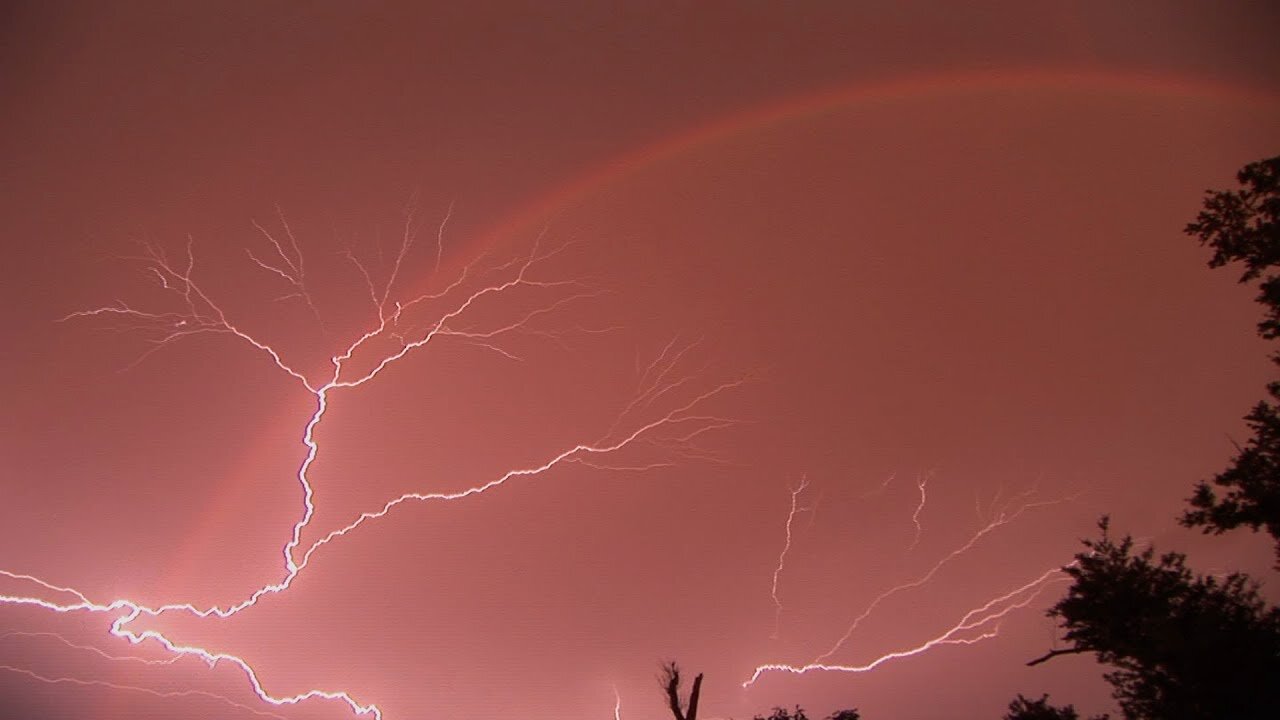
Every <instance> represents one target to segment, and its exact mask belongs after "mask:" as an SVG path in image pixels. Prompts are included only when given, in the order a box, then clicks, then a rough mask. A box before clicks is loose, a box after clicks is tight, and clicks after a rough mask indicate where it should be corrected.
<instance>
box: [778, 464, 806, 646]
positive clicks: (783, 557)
mask: <svg viewBox="0 0 1280 720" xmlns="http://www.w3.org/2000/svg"><path fill="white" fill-rule="evenodd" d="M807 487H809V479H808V477H804V476H802V477H801V478H800V484H799V485H797V486H796V487H795V488H793V489H792V490H791V510H790V511H789V512H788V513H787V524H786V542H785V543H783V545H782V552H780V553H778V564H777V566H775V567H774V568H773V587H772V588H771V589H770V595H772V597H773V634H771V635H770V636H769V637H770V638H771V639H774V640H776V639H777V638H778V631H779V629H780V627H779V626H780V625H781V623H782V600H780V599H778V577H779V576H780V575H782V568H783V565H784V564H785V563H786V561H787V552H788V551H790V550H791V522H792V521H793V520H795V517H796V512H798V508H797V505H796V501H797V499H798V498H799V497H800V493H802V492H804V489H805V488H807Z"/></svg>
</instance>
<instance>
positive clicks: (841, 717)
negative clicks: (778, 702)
mask: <svg viewBox="0 0 1280 720" xmlns="http://www.w3.org/2000/svg"><path fill="white" fill-rule="evenodd" d="M861 717H862V716H861V715H859V714H858V711H857V710H837V711H835V712H833V713H831V714H830V715H828V716H827V718H826V720H860V718H861ZM755 720H809V716H808V715H806V714H805V712H804V708H802V707H800V706H799V705H797V706H796V709H795V712H791V711H789V710H787V709H786V708H783V707H776V708H774V709H773V712H772V713H771V714H769V715H768V716H764V715H757V716H755Z"/></svg>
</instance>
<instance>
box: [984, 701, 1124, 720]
mask: <svg viewBox="0 0 1280 720" xmlns="http://www.w3.org/2000/svg"><path fill="white" fill-rule="evenodd" d="M1110 717H1111V716H1110V715H1105V714H1103V715H1094V716H1092V717H1090V718H1089V720H1109V719H1110ZM1004 720H1080V715H1079V713H1077V712H1076V709H1075V707H1073V706H1071V705H1067V706H1065V707H1056V706H1054V705H1050V704H1049V696H1048V695H1042V696H1040V699H1039V700H1028V699H1027V698H1025V697H1023V696H1022V695H1019V696H1018V697H1016V698H1014V700H1013V702H1011V703H1009V712H1008V713H1006V714H1005V716H1004Z"/></svg>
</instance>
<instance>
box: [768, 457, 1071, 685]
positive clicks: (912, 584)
mask: <svg viewBox="0 0 1280 720" xmlns="http://www.w3.org/2000/svg"><path fill="white" fill-rule="evenodd" d="M886 484H887V483H886ZM925 484H926V478H925V476H922V477H921V478H920V479H919V480H918V481H917V488H918V489H919V491H920V504H919V505H917V507H916V511H915V513H914V515H913V521H915V522H916V523H917V528H919V524H918V518H919V514H920V511H921V510H922V509H923V507H924V503H925ZM882 489H883V486H882ZM1034 492H1035V488H1034V487H1032V488H1029V489H1027V490H1025V491H1023V492H1022V493H1019V494H1018V495H1017V496H1015V497H1014V498H1011V499H1010V500H1008V501H1006V502H1005V503H1004V504H1003V505H1001V504H999V501H1000V495H1001V494H1002V493H998V494H997V495H996V497H995V499H993V501H992V508H993V512H992V516H991V518H990V519H989V520H988V521H987V522H986V524H985V525H983V526H982V527H980V528H978V530H977V531H975V532H974V533H973V534H972V535H971V536H970V537H969V539H968V540H967V541H966V542H964V543H963V544H961V545H960V546H959V547H957V548H955V549H954V550H952V551H951V552H950V553H948V554H947V555H944V556H943V557H942V558H941V559H939V560H938V561H937V562H936V563H934V565H933V566H931V567H930V568H929V569H928V570H927V571H926V572H924V573H923V574H921V575H919V576H918V577H916V578H914V579H912V580H909V581H907V582H904V583H900V584H898V585H895V586H893V587H890V588H888V589H887V590H885V591H883V592H881V593H880V594H879V595H877V596H876V597H875V598H874V599H872V601H871V602H870V603H869V604H868V605H867V607H866V608H865V609H864V610H863V611H862V612H861V613H860V614H859V615H858V616H857V617H855V618H854V619H853V622H852V623H850V625H849V627H848V629H847V630H846V631H845V633H844V634H843V635H842V636H841V637H840V638H839V639H837V640H836V642H835V643H834V644H833V645H832V646H831V647H830V648H829V649H828V650H826V651H825V652H823V653H821V654H819V655H818V656H816V657H815V658H814V659H813V660H811V661H810V662H808V663H806V664H802V665H791V664H785V663H766V664H763V665H760V666H757V667H756V669H755V671H754V672H753V673H752V675H751V677H750V678H749V679H748V680H747V681H746V682H744V683H743V687H744V688H746V687H750V686H751V685H752V684H754V683H755V681H756V680H758V679H759V678H760V676H761V675H762V674H764V673H766V672H770V671H782V672H789V673H793V674H803V673H806V672H812V671H819V670H821V671H835V672H848V673H864V672H869V671H871V670H874V669H875V668H877V667H879V666H880V665H882V664H884V663H886V662H889V661H891V660H897V659H901V658H906V657H911V656H914V655H919V654H920V653H923V652H926V651H928V650H930V649H932V648H934V647H938V646H942V645H972V644H975V643H978V642H981V641H983V640H987V639H990V638H994V637H996V636H997V635H998V634H999V625H998V621H999V620H1000V619H1002V618H1004V617H1005V616H1006V615H1008V614H1009V613H1011V612H1013V611H1015V610H1018V609H1021V608H1024V607H1026V606H1027V605H1028V604H1030V603H1031V602H1033V601H1034V600H1035V598H1036V597H1038V596H1039V595H1040V593H1041V592H1043V591H1044V589H1045V588H1047V587H1049V586H1051V585H1053V584H1054V583H1056V582H1062V581H1064V580H1065V579H1066V577H1065V575H1064V574H1063V573H1062V568H1057V567H1055V568H1051V569H1049V570H1047V571H1045V572H1044V573H1043V574H1041V575H1040V576H1038V577H1037V578H1035V579H1034V580H1031V581H1030V582H1028V583H1026V584H1024V585H1022V586H1019V587H1017V588H1014V589H1013V590H1011V591H1009V592H1007V593H1005V594H1002V595H999V596H997V597H995V598H992V599H991V600H989V601H988V602H986V603H985V604H983V605H981V606H979V607H977V608H974V609H972V610H970V611H969V612H967V613H965V615H964V616H963V617H961V618H960V620H959V621H957V622H956V623H955V624H954V625H952V626H951V627H950V628H948V629H947V630H945V631H944V632H942V633H941V634H939V635H937V636H935V637H933V638H931V639H929V640H926V641H925V642H923V643H921V644H919V645H916V646H912V647H909V648H905V649H902V650H897V651H893V652H890V653H887V654H885V655H882V656H880V657H878V658H875V659H874V660H871V661H869V662H867V663H865V664H862V665H842V664H836V663H832V662H829V659H830V658H831V656H833V655H834V654H835V653H836V652H837V651H839V650H840V649H841V648H842V647H843V646H844V644H845V643H846V642H848V640H849V638H850V637H852V636H853V633H854V632H855V631H856V630H857V629H858V627H859V626H860V625H861V624H862V622H863V621H865V620H866V619H867V618H868V617H870V616H871V614H872V613H873V612H875V610H876V608H877V607H879V606H880V605H881V604H882V603H883V602H884V601H886V600H888V599H889V598H891V597H893V596H894V595H896V594H898V593H900V592H903V591H905V590H909V589H913V588H918V587H921V586H923V585H925V584H927V583H929V582H930V581H931V580H932V579H933V578H934V576H936V575H937V574H938V572H939V571H940V570H941V569H942V568H943V567H944V566H946V565H947V564H948V563H950V562H951V561H952V560H955V559H956V558H958V557H960V556H962V555H964V554H966V553H968V552H969V551H970V550H972V549H973V548H974V546H976V545H977V544H978V543H979V542H980V541H981V540H982V539H983V538H984V537H986V536H987V535H989V534H991V533H992V532H994V531H995V530H997V529H999V528H1001V527H1003V526H1005V525H1007V524H1009V523H1011V522H1013V521H1014V520H1016V519H1017V518H1018V517H1020V516H1021V515H1022V514H1023V513H1026V512H1028V511H1030V510H1034V509H1037V508H1042V507H1048V506H1052V505H1057V504H1060V503H1063V502H1067V501H1070V500H1073V499H1075V496H1072V497H1068V498H1059V499H1052V500H1040V501H1032V500H1030V499H1029V498H1030V497H1031V496H1032V495H1033V494H1034ZM911 547H912V548H914V544H913V545H912V546H911ZM909 549H910V548H909Z"/></svg>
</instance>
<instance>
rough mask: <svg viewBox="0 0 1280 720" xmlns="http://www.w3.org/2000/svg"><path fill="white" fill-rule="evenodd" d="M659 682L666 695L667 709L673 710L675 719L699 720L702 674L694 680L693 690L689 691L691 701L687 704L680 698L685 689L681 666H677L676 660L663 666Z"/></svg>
mask: <svg viewBox="0 0 1280 720" xmlns="http://www.w3.org/2000/svg"><path fill="white" fill-rule="evenodd" d="M658 682H659V683H660V684H661V685H662V689H663V691H664V692H665V693H666V696H667V707H669V708H670V709H671V714H672V715H673V716H674V717H675V720H697V718H698V696H699V695H700V694H702V673H698V676H697V677H695V678H694V679H693V689H691V690H690V691H689V701H688V702H687V703H686V702H685V701H684V700H683V699H682V698H681V697H680V691H681V690H682V689H683V688H681V684H682V681H681V678H680V666H679V665H676V662H675V661H674V660H670V661H667V662H665V663H663V664H662V671H661V673H660V674H659V675H658Z"/></svg>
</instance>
